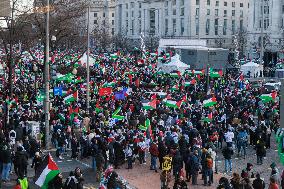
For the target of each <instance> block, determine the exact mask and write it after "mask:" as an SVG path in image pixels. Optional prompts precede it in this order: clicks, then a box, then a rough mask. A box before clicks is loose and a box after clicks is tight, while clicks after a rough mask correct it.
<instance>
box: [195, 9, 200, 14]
mask: <svg viewBox="0 0 284 189" xmlns="http://www.w3.org/2000/svg"><path fill="white" fill-rule="evenodd" d="M195 16H199V8H196V9H195Z"/></svg>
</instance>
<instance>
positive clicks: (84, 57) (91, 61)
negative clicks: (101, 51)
mask: <svg viewBox="0 0 284 189" xmlns="http://www.w3.org/2000/svg"><path fill="white" fill-rule="evenodd" d="M79 61H81V64H82V65H85V66H87V53H84V54H83V56H82V57H81V58H80V59H79ZM95 63H96V60H95V59H94V58H93V57H92V56H90V59H89V65H90V66H93V65H94V64H95Z"/></svg>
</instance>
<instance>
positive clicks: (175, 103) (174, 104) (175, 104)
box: [165, 100, 181, 108]
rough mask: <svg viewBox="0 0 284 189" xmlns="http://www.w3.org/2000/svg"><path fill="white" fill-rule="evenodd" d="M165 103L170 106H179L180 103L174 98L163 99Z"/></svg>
mask: <svg viewBox="0 0 284 189" xmlns="http://www.w3.org/2000/svg"><path fill="white" fill-rule="evenodd" d="M165 105H166V106H167V107H170V108H179V107H180V105H181V103H179V102H177V101H174V100H167V101H165Z"/></svg>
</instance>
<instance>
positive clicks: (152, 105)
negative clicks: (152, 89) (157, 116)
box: [142, 99, 157, 110]
mask: <svg viewBox="0 0 284 189" xmlns="http://www.w3.org/2000/svg"><path fill="white" fill-rule="evenodd" d="M156 104H157V100H156V99H154V100H152V101H144V102H142V105H143V109H145V110H153V109H156Z"/></svg>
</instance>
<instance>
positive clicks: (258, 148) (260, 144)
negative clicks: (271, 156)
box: [256, 140, 266, 156]
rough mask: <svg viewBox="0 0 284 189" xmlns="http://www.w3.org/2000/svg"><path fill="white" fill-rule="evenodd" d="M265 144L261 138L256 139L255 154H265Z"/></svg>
mask: <svg viewBox="0 0 284 189" xmlns="http://www.w3.org/2000/svg"><path fill="white" fill-rule="evenodd" d="M265 154H266V151H265V144H264V142H263V141H262V140H258V141H257V144H256V155H257V156H265Z"/></svg>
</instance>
